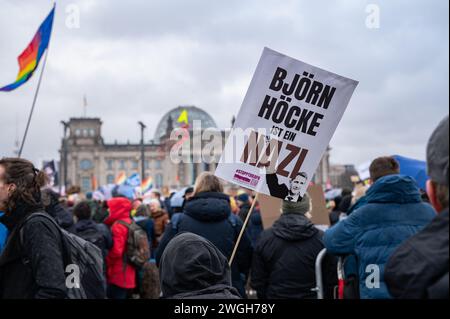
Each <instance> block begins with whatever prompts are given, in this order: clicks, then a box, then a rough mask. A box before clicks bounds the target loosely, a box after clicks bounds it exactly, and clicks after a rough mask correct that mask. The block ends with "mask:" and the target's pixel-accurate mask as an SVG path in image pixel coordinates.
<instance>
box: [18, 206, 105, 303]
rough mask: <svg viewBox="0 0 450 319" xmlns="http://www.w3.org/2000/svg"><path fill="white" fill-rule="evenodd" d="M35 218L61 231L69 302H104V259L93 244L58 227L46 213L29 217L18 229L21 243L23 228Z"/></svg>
mask: <svg viewBox="0 0 450 319" xmlns="http://www.w3.org/2000/svg"><path fill="white" fill-rule="evenodd" d="M35 217H42V218H44V219H45V220H48V221H50V222H51V223H52V224H53V225H54V226H55V227H56V228H57V229H58V230H59V232H60V234H61V242H62V248H63V251H62V255H63V264H64V270H65V273H66V274H67V273H68V274H67V276H66V287H67V298H68V299H105V298H106V281H105V277H104V275H103V256H102V252H101V250H100V249H99V248H98V247H97V246H95V245H94V244H92V243H90V242H88V241H86V240H84V239H83V238H81V237H78V236H77V235H75V234H72V233H69V232H67V231H66V230H64V229H62V228H61V227H59V226H58V224H57V223H56V221H55V220H54V219H53V218H52V217H50V216H49V215H47V214H45V213H34V214H31V215H30V216H28V217H27V218H26V219H25V221H24V223H23V224H22V225H21V227H20V243H21V244H22V243H23V226H24V225H25V224H26V223H27V222H28V221H30V220H31V219H33V218H35Z"/></svg>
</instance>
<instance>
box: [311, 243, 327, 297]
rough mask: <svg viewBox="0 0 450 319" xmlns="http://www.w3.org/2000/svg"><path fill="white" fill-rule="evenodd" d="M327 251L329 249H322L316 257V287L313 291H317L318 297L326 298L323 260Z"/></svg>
mask: <svg viewBox="0 0 450 319" xmlns="http://www.w3.org/2000/svg"><path fill="white" fill-rule="evenodd" d="M326 253H327V249H326V248H324V249H322V250H321V251H320V252H319V254H318V255H317V258H316V265H315V267H316V287H314V288H312V289H311V290H312V291H315V292H316V293H317V299H324V289H323V277H322V261H323V258H324V257H325V255H326Z"/></svg>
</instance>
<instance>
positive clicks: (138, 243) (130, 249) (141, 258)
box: [117, 220, 150, 269]
mask: <svg viewBox="0 0 450 319" xmlns="http://www.w3.org/2000/svg"><path fill="white" fill-rule="evenodd" d="M117 223H118V224H121V225H123V226H125V227H126V228H128V239H127V249H126V257H127V263H129V264H131V265H133V266H135V267H136V268H138V269H140V268H142V267H143V266H144V265H145V263H146V262H147V261H148V260H149V259H150V247H149V245H148V238H147V234H146V232H145V230H144V229H142V227H141V226H139V225H138V224H136V223H135V222H134V221H132V222H131V224H128V223H126V222H124V221H123V220H118V221H117Z"/></svg>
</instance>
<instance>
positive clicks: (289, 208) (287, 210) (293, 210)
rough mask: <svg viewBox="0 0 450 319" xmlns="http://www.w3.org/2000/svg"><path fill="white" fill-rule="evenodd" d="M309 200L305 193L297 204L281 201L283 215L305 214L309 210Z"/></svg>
mask: <svg viewBox="0 0 450 319" xmlns="http://www.w3.org/2000/svg"><path fill="white" fill-rule="evenodd" d="M310 202H311V201H310V198H309V196H308V194H307V193H305V195H304V196H303V199H302V200H301V201H299V202H291V201H288V200H283V206H282V209H283V214H302V215H304V214H306V213H307V212H309V210H310V206H311V204H310Z"/></svg>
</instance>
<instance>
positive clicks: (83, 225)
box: [74, 219, 97, 232]
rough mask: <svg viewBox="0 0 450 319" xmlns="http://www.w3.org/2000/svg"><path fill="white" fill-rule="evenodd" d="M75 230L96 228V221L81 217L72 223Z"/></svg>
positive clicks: (82, 230)
mask: <svg viewBox="0 0 450 319" xmlns="http://www.w3.org/2000/svg"><path fill="white" fill-rule="evenodd" d="M74 228H75V231H76V232H84V231H86V230H88V229H95V230H97V223H96V222H94V221H93V220H92V219H81V220H79V221H78V222H77V223H76V224H75V225H74Z"/></svg>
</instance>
